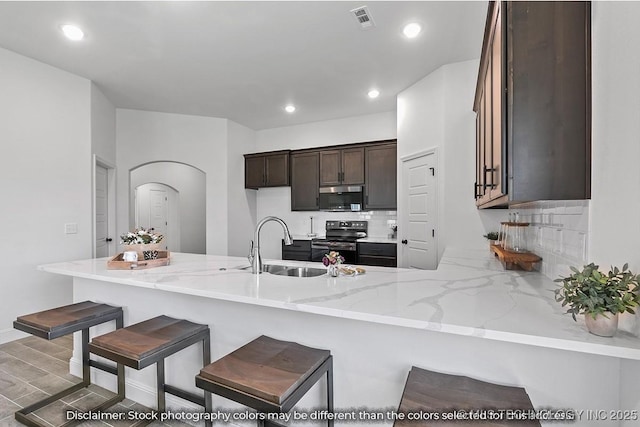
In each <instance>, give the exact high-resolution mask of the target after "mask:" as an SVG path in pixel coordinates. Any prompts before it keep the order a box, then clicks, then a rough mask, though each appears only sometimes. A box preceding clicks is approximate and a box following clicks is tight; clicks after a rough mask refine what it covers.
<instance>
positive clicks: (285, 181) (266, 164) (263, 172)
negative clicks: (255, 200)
mask: <svg viewBox="0 0 640 427" xmlns="http://www.w3.org/2000/svg"><path fill="white" fill-rule="evenodd" d="M289 153H290V151H289V150H284V151H273V152H270V153H256V154H245V155H244V188H251V189H255V190H257V189H258V188H262V187H284V186H288V185H289Z"/></svg>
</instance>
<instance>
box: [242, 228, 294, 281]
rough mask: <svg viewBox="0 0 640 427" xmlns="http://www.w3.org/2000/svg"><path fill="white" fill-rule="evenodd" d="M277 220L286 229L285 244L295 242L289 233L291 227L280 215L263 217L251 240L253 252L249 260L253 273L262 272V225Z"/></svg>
mask: <svg viewBox="0 0 640 427" xmlns="http://www.w3.org/2000/svg"><path fill="white" fill-rule="evenodd" d="M269 221H275V222H277V223H279V224H280V225H281V226H282V229H283V230H284V244H285V245H291V244H293V239H292V238H291V234H290V233H289V227H287V224H285V223H284V221H283V220H281V219H280V218H278V217H275V216H267V217H264V218H262V219H261V220H260V221H259V222H258V224H257V225H256V231H255V233H254V235H253V240H252V241H251V253H250V254H249V256H248V257H247V258H249V262H250V263H251V272H252V273H253V274H260V273H262V257H261V256H260V229H262V226H263V225H264V224H265V223H267V222H269Z"/></svg>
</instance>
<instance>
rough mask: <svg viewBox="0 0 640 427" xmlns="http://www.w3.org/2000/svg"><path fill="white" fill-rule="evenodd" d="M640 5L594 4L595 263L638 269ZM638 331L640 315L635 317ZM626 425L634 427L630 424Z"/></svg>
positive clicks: (624, 390)
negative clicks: (626, 264) (639, 22)
mask: <svg viewBox="0 0 640 427" xmlns="http://www.w3.org/2000/svg"><path fill="white" fill-rule="evenodd" d="M638 20H640V3H638V2H593V3H592V35H593V46H592V89H593V94H592V100H593V130H592V132H593V133H592V138H593V139H592V157H593V159H592V175H591V186H592V190H591V202H590V209H591V212H590V220H591V227H590V240H589V254H590V258H591V261H593V262H595V263H596V264H599V265H601V266H609V265H618V266H621V265H622V264H624V263H625V262H628V263H629V266H630V268H631V269H632V270H633V271H634V272H636V273H637V272H638V270H640V251H639V250H638V242H640V219H639V218H640V216H639V213H640V167H639V159H640V139H639V138H640V137H639V135H640V77H639V76H640V51H638V49H637V44H638V42H639V41H640V27H638V25H637V23H638ZM636 333H640V316H636ZM629 368H631V363H626V362H623V363H622V366H621V378H622V380H621V390H620V395H621V406H620V407H621V408H624V409H630V410H633V409H635V410H638V411H640V395H639V394H638V392H637V390H638V381H639V380H640V373H639V372H637V370H634V369H629ZM625 425H635V424H633V422H630V423H628V424H625Z"/></svg>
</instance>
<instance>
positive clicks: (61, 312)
mask: <svg viewBox="0 0 640 427" xmlns="http://www.w3.org/2000/svg"><path fill="white" fill-rule="evenodd" d="M112 320H115V322H116V328H122V326H123V316H122V308H121V307H114V306H111V305H108V304H100V303H95V302H92V301H84V302H79V303H76V304H71V305H66V306H63V307H58V308H54V309H50V310H45V311H41V312H38V313H32V314H27V315H24V316H20V317H18V318H17V319H16V320H15V321H14V322H13V327H14V328H16V329H18V330H21V331H23V332H27V333H29V334H31V335H35V336H37V337H40V338H44V339H46V340H52V339H55V338H59V337H62V336H64V335H68V334H72V333H74V332H77V331H82V382H80V383H78V384H74V385H73V386H71V387H68V388H66V389H64V390H62V391H60V392H58V393H56V394H54V395H51V396H49V397H47V398H45V399H42V400H40V401H38V402H36V403H33V404H31V405H29V406H27V407H25V408H22V409H21V410H19V411H17V412H16V413H15V418H16V420H18V421H20V422H21V423H22V424H26V425H28V426H32V427H43V426H44V424H40V423H39V422H37V421H36V420H34V419H31V418H28V417H27V416H28V415H29V414H30V413H31V412H33V411H36V410H38V409H40V408H42V407H44V406H47V405H49V404H50V403H53V402H55V401H56V400H58V399H61V398H63V397H65V396H68V395H69V394H71V393H74V392H75V391H77V390H80V389H82V388H84V387H87V386H88V385H89V384H91V375H90V373H91V371H90V369H91V367H94V368H97V369H100V370H102V371H106V372H109V373H111V374H114V375H117V377H118V393H117V395H116V396H114V397H113V398H111V399H109V400H107V401H106V402H104V403H102V404H100V405H99V406H98V407H96V408H93V409H91V410H92V411H96V410H100V409H104V408H107V407H109V406H112V405H114V404H115V403H117V402H119V401H121V400H122V399H124V366H123V365H120V364H118V365H117V367H112V366H109V365H106V364H104V363H101V362H98V361H95V360H91V359H90V358H89V328H91V327H93V326H96V325H100V324H102V323H106V322H109V321H112ZM67 424H74V422H73V421H69V422H68V423H65V424H64V425H67Z"/></svg>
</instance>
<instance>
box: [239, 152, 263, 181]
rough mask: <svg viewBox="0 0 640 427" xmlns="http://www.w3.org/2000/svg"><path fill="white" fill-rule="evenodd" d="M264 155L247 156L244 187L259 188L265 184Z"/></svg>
mask: <svg viewBox="0 0 640 427" xmlns="http://www.w3.org/2000/svg"><path fill="white" fill-rule="evenodd" d="M264 181H265V167H264V156H245V159H244V188H253V189H258V188H260V187H262V186H264Z"/></svg>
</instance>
